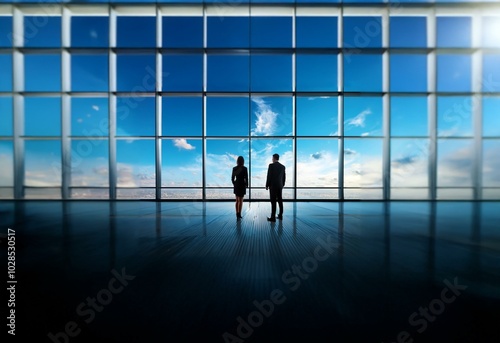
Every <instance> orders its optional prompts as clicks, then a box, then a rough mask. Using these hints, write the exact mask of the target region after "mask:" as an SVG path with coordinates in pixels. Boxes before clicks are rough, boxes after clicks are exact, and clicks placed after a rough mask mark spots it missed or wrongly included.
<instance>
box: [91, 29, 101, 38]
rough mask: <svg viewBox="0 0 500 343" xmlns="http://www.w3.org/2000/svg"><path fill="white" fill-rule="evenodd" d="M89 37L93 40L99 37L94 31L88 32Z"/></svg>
mask: <svg viewBox="0 0 500 343" xmlns="http://www.w3.org/2000/svg"><path fill="white" fill-rule="evenodd" d="M90 37H92V38H94V39H95V38H97V37H99V35H98V34H97V31H96V30H90Z"/></svg>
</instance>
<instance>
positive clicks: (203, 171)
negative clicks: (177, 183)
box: [201, 4, 208, 200]
mask: <svg viewBox="0 0 500 343" xmlns="http://www.w3.org/2000/svg"><path fill="white" fill-rule="evenodd" d="M207 28H208V18H207V5H206V4H203V91H202V94H201V96H202V110H201V112H202V113H201V127H202V133H201V134H202V137H201V149H202V159H201V161H202V162H201V178H202V180H201V185H202V191H201V197H202V199H203V200H206V199H207V172H206V167H207V163H206V159H207V142H206V137H207V136H206V133H207V129H206V120H205V119H206V118H205V116H206V111H205V109H206V107H207V96H206V94H207V81H208V80H207V75H208V70H207V69H208V56H207V45H208V44H207V34H208V30H207Z"/></svg>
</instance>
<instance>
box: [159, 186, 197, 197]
mask: <svg viewBox="0 0 500 343" xmlns="http://www.w3.org/2000/svg"><path fill="white" fill-rule="evenodd" d="M161 198H162V199H201V198H202V193H201V189H189V188H188V189H175V188H174V189H162V190H161Z"/></svg>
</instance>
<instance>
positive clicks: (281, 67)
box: [250, 55, 292, 92]
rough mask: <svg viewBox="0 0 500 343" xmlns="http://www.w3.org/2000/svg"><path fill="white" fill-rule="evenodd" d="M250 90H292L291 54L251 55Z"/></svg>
mask: <svg viewBox="0 0 500 343" xmlns="http://www.w3.org/2000/svg"><path fill="white" fill-rule="evenodd" d="M251 60H252V67H251V68H252V69H251V71H252V80H251V83H250V84H251V85H252V91H261V92H273V91H291V90H292V56H291V55H252V57H251Z"/></svg>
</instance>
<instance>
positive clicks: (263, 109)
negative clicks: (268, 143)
mask: <svg viewBox="0 0 500 343" xmlns="http://www.w3.org/2000/svg"><path fill="white" fill-rule="evenodd" d="M252 101H253V102H254V103H256V104H257V111H256V112H255V115H256V117H257V119H256V120H255V129H253V130H252V135H253V136H270V135H272V134H273V133H274V132H275V131H276V119H277V118H278V113H276V112H274V111H273V110H272V109H271V106H270V105H269V104H267V103H266V102H265V101H264V99H262V98H252Z"/></svg>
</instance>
